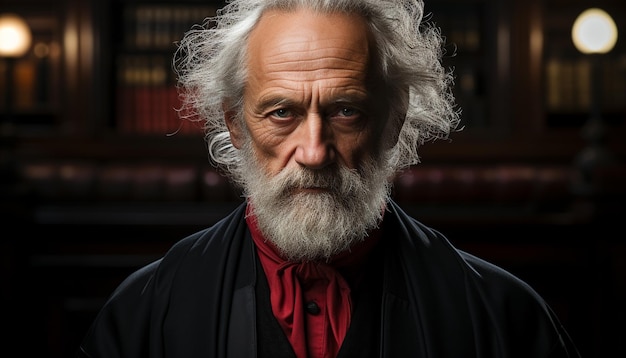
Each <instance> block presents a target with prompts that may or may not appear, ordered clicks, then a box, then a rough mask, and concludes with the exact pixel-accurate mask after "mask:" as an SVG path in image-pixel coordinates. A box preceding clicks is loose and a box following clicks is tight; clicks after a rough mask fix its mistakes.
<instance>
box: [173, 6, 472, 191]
mask: <svg viewBox="0 0 626 358" xmlns="http://www.w3.org/2000/svg"><path fill="white" fill-rule="evenodd" d="M302 7H306V8H309V9H312V10H314V11H318V12H326V13H330V12H349V13H357V14H359V15H361V16H363V17H364V18H365V19H366V20H367V22H368V24H369V28H370V31H371V33H372V34H373V37H374V41H375V44H376V49H377V51H378V52H377V64H378V65H379V69H378V70H379V73H380V74H381V75H382V79H383V81H384V84H385V86H386V88H387V90H386V91H385V92H384V93H388V99H387V100H388V103H389V108H392V109H396V110H395V112H394V111H392V112H394V113H389V116H390V118H389V123H391V125H397V126H399V125H402V128H401V131H400V133H399V137H398V140H397V143H396V144H395V145H394V146H393V147H392V148H391V149H390V152H389V153H386V154H387V156H386V157H385V158H387V161H388V162H387V163H386V164H387V165H388V166H389V168H392V171H393V170H401V169H403V168H406V167H408V166H411V165H413V164H417V163H418V162H419V155H418V152H417V150H418V147H419V146H420V145H421V144H423V143H425V142H426V141H430V140H434V139H442V138H447V137H448V135H449V134H450V132H451V131H453V130H454V129H456V127H457V126H458V123H459V113H460V112H459V110H457V109H456V105H455V102H454V96H453V95H452V91H451V87H452V84H453V78H452V73H451V71H448V70H446V69H444V68H443V67H442V65H441V59H442V56H443V54H444V52H443V42H444V39H443V37H442V36H441V33H440V31H439V29H438V28H436V27H435V26H433V25H432V24H430V23H428V22H426V21H422V20H423V19H424V3H423V1H422V0H232V1H229V2H228V3H227V4H226V6H225V7H223V8H222V9H220V10H218V12H217V14H216V16H215V17H211V18H207V19H206V20H205V21H204V23H203V24H201V25H196V26H194V27H193V28H192V29H191V30H189V31H188V32H186V33H185V35H184V37H183V38H182V39H181V41H180V42H179V44H178V48H177V51H176V53H175V55H174V62H173V66H174V70H175V71H176V74H177V81H178V83H177V88H178V91H179V96H180V98H181V101H182V107H181V108H180V113H181V117H182V118H184V119H192V120H199V121H203V127H204V130H205V139H206V142H207V147H208V152H209V158H210V160H211V161H212V162H213V163H214V165H216V166H217V167H218V168H220V169H223V170H224V171H225V173H226V174H227V175H229V177H230V178H231V180H234V181H235V182H241V170H242V168H241V157H240V156H241V154H240V152H239V151H238V150H237V149H236V148H235V147H234V146H233V145H232V143H231V141H230V136H229V132H228V128H227V127H226V123H225V120H224V108H222V106H223V104H224V103H228V104H229V105H230V108H227V110H233V111H235V113H238V116H237V117H238V120H243V115H242V108H243V103H242V100H243V92H244V87H245V85H246V55H247V54H246V49H247V46H246V42H247V39H248V36H249V34H250V32H251V31H252V29H253V28H254V27H255V25H256V23H257V22H258V21H259V19H260V17H261V15H262V14H263V13H264V12H265V11H267V10H270V9H279V10H284V11H291V10H294V9H297V8H302ZM405 109H406V112H405ZM242 128H245V126H242Z"/></svg>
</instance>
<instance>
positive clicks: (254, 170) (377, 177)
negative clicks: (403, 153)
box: [241, 144, 390, 261]
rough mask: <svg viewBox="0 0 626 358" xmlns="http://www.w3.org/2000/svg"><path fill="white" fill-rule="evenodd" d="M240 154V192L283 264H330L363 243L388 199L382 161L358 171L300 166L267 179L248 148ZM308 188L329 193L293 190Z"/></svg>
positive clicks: (368, 163)
mask: <svg viewBox="0 0 626 358" xmlns="http://www.w3.org/2000/svg"><path fill="white" fill-rule="evenodd" d="M241 154H242V164H243V165H242V168H241V172H242V177H243V181H244V188H245V190H246V195H247V196H248V198H249V200H250V202H251V203H252V208H253V210H254V211H253V212H254V215H255V216H256V218H257V221H258V225H259V229H260V230H261V232H262V233H263V235H264V237H265V238H266V239H267V240H269V241H271V242H272V243H273V244H274V245H275V246H276V247H277V248H278V249H279V250H280V253H281V255H282V256H283V257H284V258H285V259H287V260H290V261H313V260H328V259H329V258H330V257H332V256H333V255H336V254H338V253H340V252H342V251H345V250H347V249H349V248H350V247H352V246H354V245H355V244H357V243H358V242H361V241H363V240H365V238H366V237H367V235H368V232H369V231H371V230H372V229H375V228H376V227H377V226H378V224H379V223H380V221H381V219H382V216H383V212H384V207H385V204H386V203H387V200H388V199H389V195H390V182H389V180H388V179H389V170H386V169H385V168H386V166H385V165H383V164H382V163H385V161H384V160H382V159H379V160H374V159H370V160H368V161H367V163H365V164H364V165H363V166H362V167H361V168H360V169H359V170H358V172H357V170H350V169H348V168H345V167H342V166H331V167H328V168H325V169H322V170H311V169H306V168H303V167H298V168H295V169H284V170H282V171H281V172H280V173H278V174H277V175H275V176H273V177H269V176H268V175H267V174H266V173H265V171H264V170H263V168H262V167H261V165H260V164H259V162H258V161H257V160H256V158H255V155H254V152H253V150H252V149H251V148H250V145H249V144H248V145H246V146H245V148H244V149H243V150H242V151H241ZM311 186H314V187H321V188H325V189H327V190H326V191H322V192H315V193H311V192H302V191H297V192H295V191H294V189H297V188H304V187H311Z"/></svg>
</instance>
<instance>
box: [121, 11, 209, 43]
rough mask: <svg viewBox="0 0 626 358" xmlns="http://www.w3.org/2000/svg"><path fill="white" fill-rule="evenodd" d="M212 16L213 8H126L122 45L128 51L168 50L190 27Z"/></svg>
mask: <svg viewBox="0 0 626 358" xmlns="http://www.w3.org/2000/svg"><path fill="white" fill-rule="evenodd" d="M215 12H216V6H215V5H189V4H138V5H134V6H133V5H127V6H126V7H125V8H124V11H123V13H124V19H123V20H124V24H125V26H124V30H125V31H124V34H123V37H124V39H123V41H124V44H125V45H126V46H127V48H130V49H171V48H173V46H175V43H176V42H178V41H179V40H180V38H181V37H182V36H183V34H184V33H185V32H186V31H188V30H189V29H190V28H191V27H192V26H193V25H196V24H202V23H203V21H204V20H205V18H207V17H212V16H215Z"/></svg>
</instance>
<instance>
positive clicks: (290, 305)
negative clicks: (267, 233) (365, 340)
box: [246, 204, 381, 358]
mask: <svg viewBox="0 0 626 358" xmlns="http://www.w3.org/2000/svg"><path fill="white" fill-rule="evenodd" d="M246 223H247V224H248V228H249V229H250V233H251V235H252V239H253V241H254V244H255V246H256V248H257V253H258V255H259V258H260V261H261V265H262V266H263V271H264V272H265V276H266V277H267V280H268V284H269V288H270V301H271V304H272V311H273V313H274V316H275V317H276V319H277V320H278V323H279V324H280V326H281V327H282V329H283V331H284V332H285V334H286V335H287V338H288V339H289V341H290V343H291V345H292V347H293V349H294V352H295V353H296V356H298V357H311V358H314V357H335V356H336V355H337V352H338V351H339V347H341V343H342V342H343V339H344V337H345V334H346V332H347V330H348V327H349V326H350V319H351V314H352V300H351V296H350V292H351V288H354V287H355V286H356V285H358V283H359V282H360V281H361V280H362V279H363V270H362V268H363V266H364V265H365V263H366V262H367V259H368V257H369V254H370V252H372V250H373V249H374V247H375V246H376V244H377V243H378V242H379V241H380V237H381V230H380V229H377V230H374V231H373V232H372V234H371V235H370V236H369V237H368V238H367V240H364V241H362V242H361V243H359V244H357V245H355V246H354V247H352V248H351V249H350V250H346V251H344V252H342V253H340V254H338V255H336V256H335V257H333V258H332V259H331V260H330V261H329V262H324V263H322V262H306V263H297V262H288V261H286V260H285V259H283V258H282V257H281V256H280V255H279V251H278V250H277V248H276V246H275V245H274V244H272V243H271V242H269V241H268V240H266V239H265V238H264V237H263V234H262V233H261V231H260V230H259V228H258V224H257V220H256V217H255V216H254V214H253V212H252V209H251V205H250V204H248V207H247V208H246ZM311 301H313V302H315V303H316V306H318V307H320V308H321V309H320V312H319V313H318V314H310V313H309V314H307V312H306V311H305V305H307V304H311Z"/></svg>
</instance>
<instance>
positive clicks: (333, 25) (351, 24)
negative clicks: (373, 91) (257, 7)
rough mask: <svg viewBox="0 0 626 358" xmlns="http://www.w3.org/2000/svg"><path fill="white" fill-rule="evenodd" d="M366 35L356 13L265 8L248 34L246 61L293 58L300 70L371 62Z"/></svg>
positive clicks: (264, 63) (264, 62) (268, 63)
mask: <svg viewBox="0 0 626 358" xmlns="http://www.w3.org/2000/svg"><path fill="white" fill-rule="evenodd" d="M368 34H369V30H368V26H367V23H366V21H365V19H364V18H363V17H361V16H359V15H357V14H348V13H339V12H335V13H319V12H314V11H312V10H308V9H297V10H289V11H287V10H268V11H266V12H265V13H264V14H263V15H262V16H261V18H260V20H259V22H258V24H257V25H256V27H255V28H254V29H253V31H252V32H251V33H250V37H249V39H248V61H249V64H256V65H257V66H258V65H260V66H261V67H265V66H272V64H278V63H282V64H288V63H289V61H290V59H293V61H296V60H297V61H298V62H299V63H300V64H301V65H302V66H304V67H305V68H304V69H306V66H307V65H315V66H318V67H319V66H324V65H327V66H330V67H332V66H333V65H334V63H335V62H337V61H339V62H342V63H343V64H344V65H345V64H352V65H354V66H355V67H359V66H363V65H365V66H367V65H369V63H370V62H371V61H370V56H371V41H370V36H369V35H368ZM321 62H326V64H324V63H321ZM291 65H294V64H293V63H292V64H291ZM355 69H356V70H365V69H364V68H358V69H357V68H355Z"/></svg>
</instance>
